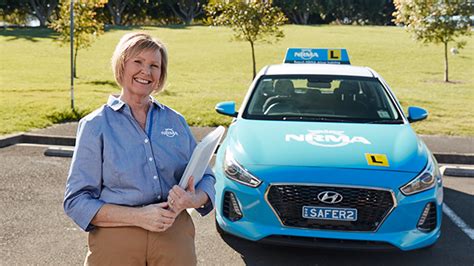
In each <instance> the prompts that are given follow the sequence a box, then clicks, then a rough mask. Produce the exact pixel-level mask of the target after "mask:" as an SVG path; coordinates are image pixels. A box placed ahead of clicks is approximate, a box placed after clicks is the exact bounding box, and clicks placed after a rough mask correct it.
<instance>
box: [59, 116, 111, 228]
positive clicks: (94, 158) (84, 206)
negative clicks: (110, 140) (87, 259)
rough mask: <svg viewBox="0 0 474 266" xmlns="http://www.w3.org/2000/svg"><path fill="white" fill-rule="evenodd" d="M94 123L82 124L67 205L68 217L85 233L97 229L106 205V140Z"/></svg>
mask: <svg viewBox="0 0 474 266" xmlns="http://www.w3.org/2000/svg"><path fill="white" fill-rule="evenodd" d="M94 124H96V123H91V121H87V119H86V118H83V119H82V120H81V121H80V123H79V127H78V131H77V137H76V147H75V149H74V155H73V158H72V162H71V168H70V170H69V175H68V178H67V182H66V192H65V195H64V202H63V206H64V211H65V212H66V214H67V215H68V216H69V217H71V219H72V220H73V221H74V222H75V223H76V224H77V225H79V227H80V228H82V229H83V230H84V231H90V230H92V229H93V228H94V226H93V225H92V224H91V221H92V219H93V218H94V216H95V215H96V213H97V212H98V211H99V209H100V208H101V207H102V206H103V205H104V204H105V203H104V202H103V201H101V200H99V196H100V193H101V186H102V147H103V140H102V137H101V135H100V134H99V133H98V132H99V130H98V128H97V127H94Z"/></svg>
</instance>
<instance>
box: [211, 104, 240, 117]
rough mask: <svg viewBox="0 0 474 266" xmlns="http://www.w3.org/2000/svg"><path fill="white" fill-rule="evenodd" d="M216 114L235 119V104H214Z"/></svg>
mask: <svg viewBox="0 0 474 266" xmlns="http://www.w3.org/2000/svg"><path fill="white" fill-rule="evenodd" d="M215 109H216V112H218V113H219V114H222V115H227V116H232V117H237V114H238V113H237V112H236V111H235V102H220V103H218V104H216V107H215Z"/></svg>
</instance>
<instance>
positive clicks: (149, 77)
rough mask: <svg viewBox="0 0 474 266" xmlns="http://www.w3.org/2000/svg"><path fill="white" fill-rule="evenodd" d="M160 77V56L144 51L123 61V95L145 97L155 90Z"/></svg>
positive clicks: (155, 52)
mask: <svg viewBox="0 0 474 266" xmlns="http://www.w3.org/2000/svg"><path fill="white" fill-rule="evenodd" d="M160 76H161V54H160V52H159V51H153V50H144V51H141V52H140V53H138V54H137V55H135V56H133V57H130V58H129V59H128V60H127V61H125V67H124V73H123V80H122V86H123V93H124V94H125V95H126V96H132V95H136V96H141V97H147V96H148V95H150V94H151V93H152V92H153V90H154V89H156V88H157V86H158V83H159V81H160Z"/></svg>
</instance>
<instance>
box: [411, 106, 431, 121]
mask: <svg viewBox="0 0 474 266" xmlns="http://www.w3.org/2000/svg"><path fill="white" fill-rule="evenodd" d="M427 117H428V111H426V110H425V109H423V108H420V107H416V106H410V107H408V121H409V122H410V123H413V122H417V121H421V120H424V119H426V118H427Z"/></svg>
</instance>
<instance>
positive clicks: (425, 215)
mask: <svg viewBox="0 0 474 266" xmlns="http://www.w3.org/2000/svg"><path fill="white" fill-rule="evenodd" d="M436 220H437V218H436V205H435V204H434V203H433V202H430V203H428V204H426V206H425V208H424V209H423V212H422V213H421V216H420V219H419V220H418V225H417V228H418V230H420V231H423V232H430V231H433V230H434V229H435V228H436V224H437V223H436Z"/></svg>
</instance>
